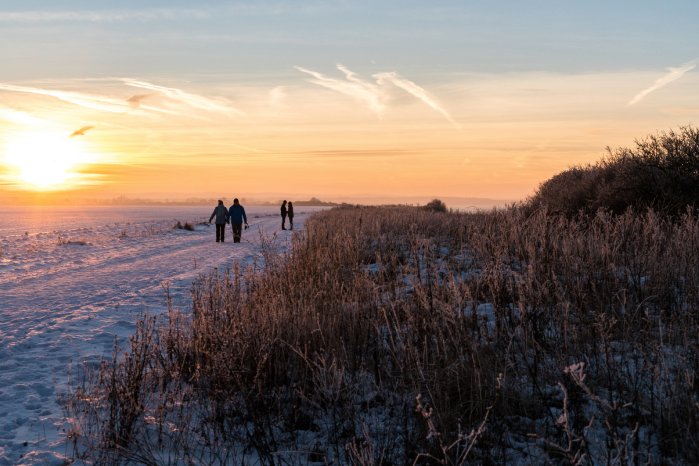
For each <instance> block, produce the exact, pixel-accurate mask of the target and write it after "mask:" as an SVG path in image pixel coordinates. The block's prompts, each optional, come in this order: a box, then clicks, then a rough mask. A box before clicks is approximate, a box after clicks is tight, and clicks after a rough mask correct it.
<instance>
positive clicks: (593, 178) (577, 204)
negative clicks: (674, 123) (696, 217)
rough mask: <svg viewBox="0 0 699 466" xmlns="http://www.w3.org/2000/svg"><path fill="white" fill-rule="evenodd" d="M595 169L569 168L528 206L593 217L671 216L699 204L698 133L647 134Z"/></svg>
mask: <svg viewBox="0 0 699 466" xmlns="http://www.w3.org/2000/svg"><path fill="white" fill-rule="evenodd" d="M607 152H608V156H607V158H606V159H604V160H602V161H601V162H598V163H596V164H593V165H588V166H585V167H580V166H579V167H573V168H570V169H568V170H566V171H564V172H562V173H560V174H558V175H556V176H554V177H553V178H551V179H550V180H548V181H546V182H544V183H543V184H542V185H541V186H540V187H539V189H538V191H537V192H536V194H535V195H534V196H533V197H532V198H531V199H530V200H529V201H528V206H529V207H530V208H534V209H537V208H542V207H545V208H547V209H549V210H550V211H552V212H561V213H566V214H569V215H570V214H573V215H574V214H577V213H579V212H583V213H586V214H594V213H595V212H596V211H597V210H598V209H599V208H604V209H607V210H609V211H611V212H614V213H622V212H624V211H625V210H626V209H628V208H631V209H633V210H635V211H637V212H642V211H644V210H645V209H648V208H653V209H655V210H656V211H658V212H664V213H668V214H672V215H678V214H682V213H683V212H684V211H685V210H686V208H687V206H694V207H696V206H698V205H699V129H697V128H693V127H684V128H681V129H680V130H679V131H678V132H674V131H669V132H667V133H661V134H659V135H655V136H648V137H647V138H646V139H644V140H640V141H637V142H636V147H635V148H631V149H629V148H620V149H617V150H615V151H612V150H611V149H609V148H608V149H607Z"/></svg>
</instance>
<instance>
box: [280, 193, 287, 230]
mask: <svg viewBox="0 0 699 466" xmlns="http://www.w3.org/2000/svg"><path fill="white" fill-rule="evenodd" d="M281 214H282V230H286V226H284V223H285V222H286V214H287V209H286V200H284V202H282V207H281Z"/></svg>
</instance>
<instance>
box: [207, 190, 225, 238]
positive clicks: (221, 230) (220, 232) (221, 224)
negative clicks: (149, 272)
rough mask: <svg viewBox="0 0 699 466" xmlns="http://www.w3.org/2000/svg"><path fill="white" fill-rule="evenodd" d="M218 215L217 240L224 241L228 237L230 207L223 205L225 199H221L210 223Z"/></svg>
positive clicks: (210, 218)
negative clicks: (227, 224)
mask: <svg viewBox="0 0 699 466" xmlns="http://www.w3.org/2000/svg"><path fill="white" fill-rule="evenodd" d="M214 217H216V242H217V243H218V242H221V243H223V242H224V240H225V239H226V223H228V209H226V206H225V205H223V201H222V200H220V199H219V201H218V205H217V206H216V207H215V208H214V211H213V213H212V214H211V217H209V223H211V220H213V219H214Z"/></svg>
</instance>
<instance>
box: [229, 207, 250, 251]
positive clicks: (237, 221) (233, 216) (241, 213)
mask: <svg viewBox="0 0 699 466" xmlns="http://www.w3.org/2000/svg"><path fill="white" fill-rule="evenodd" d="M228 218H230V220H231V229H232V230H233V242H234V243H240V238H241V236H242V234H243V222H244V223H245V228H247V227H248V217H247V215H245V208H244V207H243V206H242V205H240V201H238V198H237V197H236V198H235V199H233V205H232V206H231V207H230V209H228Z"/></svg>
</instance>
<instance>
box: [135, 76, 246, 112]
mask: <svg viewBox="0 0 699 466" xmlns="http://www.w3.org/2000/svg"><path fill="white" fill-rule="evenodd" d="M121 81H122V82H123V83H124V84H126V85H127V86H131V87H137V88H139V89H146V90H149V91H153V92H158V93H160V94H162V95H164V96H165V97H167V98H169V99H172V100H175V101H178V102H181V103H183V104H185V105H188V106H189V107H192V108H196V109H199V110H204V111H207V112H214V113H222V114H224V115H229V116H233V115H236V116H244V115H245V112H243V111H241V110H238V109H237V108H235V107H233V106H232V105H231V104H230V103H229V102H228V101H227V100H225V99H211V98H208V97H204V96H201V95H197V94H191V93H189V92H185V91H183V90H182V89H177V88H174V87H165V86H160V85H158V84H153V83H149V82H145V81H138V80H135V79H122V80H121ZM132 99H133V97H132V98H130V99H129V103H131V104H132V105H133V100H132ZM140 100H142V98H141V99H138V102H140Z"/></svg>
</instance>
